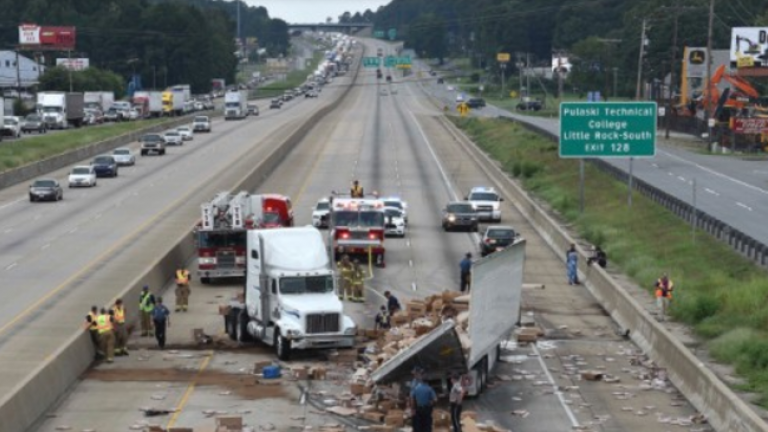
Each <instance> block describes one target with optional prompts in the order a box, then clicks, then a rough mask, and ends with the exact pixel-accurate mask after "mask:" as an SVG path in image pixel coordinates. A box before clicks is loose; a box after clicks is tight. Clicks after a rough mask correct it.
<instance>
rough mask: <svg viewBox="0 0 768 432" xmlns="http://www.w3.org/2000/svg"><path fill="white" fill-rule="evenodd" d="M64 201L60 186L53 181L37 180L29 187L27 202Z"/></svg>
mask: <svg viewBox="0 0 768 432" xmlns="http://www.w3.org/2000/svg"><path fill="white" fill-rule="evenodd" d="M62 199H64V191H63V190H62V189H61V185H60V184H59V182H58V181H56V180H54V179H47V178H43V179H37V180H35V181H33V182H32V184H31V185H29V201H30V202H35V201H44V200H48V201H59V200H62Z"/></svg>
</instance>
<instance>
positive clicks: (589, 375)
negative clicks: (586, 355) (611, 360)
mask: <svg viewBox="0 0 768 432" xmlns="http://www.w3.org/2000/svg"><path fill="white" fill-rule="evenodd" d="M604 375H605V374H604V373H603V372H600V371H596V370H588V371H583V372H581V378H582V379H584V380H587V381H601V380H602V379H603V376H604Z"/></svg>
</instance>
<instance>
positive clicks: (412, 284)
mask: <svg viewBox="0 0 768 432" xmlns="http://www.w3.org/2000/svg"><path fill="white" fill-rule="evenodd" d="M411 289H412V290H414V291H416V282H411Z"/></svg>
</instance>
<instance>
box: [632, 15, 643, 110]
mask: <svg viewBox="0 0 768 432" xmlns="http://www.w3.org/2000/svg"><path fill="white" fill-rule="evenodd" d="M645 30H646V20H645V19H643V27H642V30H640V56H639V57H638V60H637V87H636V88H635V99H637V100H640V94H641V90H642V88H641V87H642V84H643V57H645Z"/></svg>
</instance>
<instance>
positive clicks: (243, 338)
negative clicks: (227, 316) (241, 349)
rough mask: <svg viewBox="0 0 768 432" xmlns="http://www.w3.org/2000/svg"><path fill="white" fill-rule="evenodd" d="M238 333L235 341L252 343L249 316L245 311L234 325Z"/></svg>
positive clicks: (238, 316)
mask: <svg viewBox="0 0 768 432" xmlns="http://www.w3.org/2000/svg"><path fill="white" fill-rule="evenodd" d="M233 324H234V327H235V332H236V338H235V340H236V341H238V342H250V341H251V334H250V333H248V315H246V312H245V310H242V311H240V313H239V314H237V321H236V322H234V323H233Z"/></svg>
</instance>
